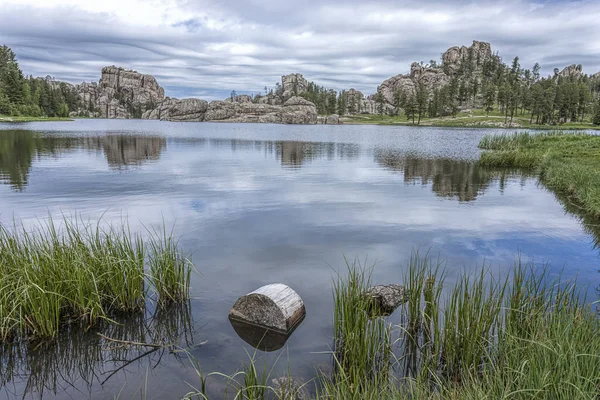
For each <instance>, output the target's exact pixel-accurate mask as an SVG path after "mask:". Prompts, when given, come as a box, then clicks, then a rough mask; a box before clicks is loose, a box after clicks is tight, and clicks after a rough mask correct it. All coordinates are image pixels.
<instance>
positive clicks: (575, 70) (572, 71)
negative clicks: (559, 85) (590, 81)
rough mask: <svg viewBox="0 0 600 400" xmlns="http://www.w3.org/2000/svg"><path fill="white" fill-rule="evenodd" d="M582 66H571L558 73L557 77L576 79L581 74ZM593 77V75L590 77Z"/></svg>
mask: <svg viewBox="0 0 600 400" xmlns="http://www.w3.org/2000/svg"><path fill="white" fill-rule="evenodd" d="M582 70H583V66H582V65H581V64H571V65H569V66H567V67H565V68H564V69H563V70H562V71H560V72H559V74H558V76H560V77H563V78H575V79H578V78H579V77H581V75H582V74H583V72H582ZM592 76H593V75H592Z"/></svg>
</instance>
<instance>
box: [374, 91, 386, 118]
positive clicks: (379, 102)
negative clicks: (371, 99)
mask: <svg viewBox="0 0 600 400" xmlns="http://www.w3.org/2000/svg"><path fill="white" fill-rule="evenodd" d="M384 102H385V99H384V98H383V94H381V92H377V94H376V95H375V105H376V107H377V114H379V115H383V109H384Z"/></svg>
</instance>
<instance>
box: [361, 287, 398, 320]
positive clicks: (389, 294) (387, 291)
mask: <svg viewBox="0 0 600 400" xmlns="http://www.w3.org/2000/svg"><path fill="white" fill-rule="evenodd" d="M365 294H366V295H367V296H370V297H372V298H373V299H374V300H375V302H376V305H377V308H378V311H380V312H381V313H382V314H384V315H389V314H391V313H393V312H394V310H395V309H396V308H398V306H399V305H400V304H402V303H404V302H406V295H405V292H404V286H402V285H396V284H392V285H377V286H373V287H371V288H369V289H368V290H367V292H366V293H365Z"/></svg>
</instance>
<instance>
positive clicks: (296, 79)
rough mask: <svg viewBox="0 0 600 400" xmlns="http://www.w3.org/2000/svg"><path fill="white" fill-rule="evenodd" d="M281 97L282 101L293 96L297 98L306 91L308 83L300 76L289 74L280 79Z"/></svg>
mask: <svg viewBox="0 0 600 400" xmlns="http://www.w3.org/2000/svg"><path fill="white" fill-rule="evenodd" d="M281 88H282V89H283V93H282V97H283V100H284V101H287V100H289V99H290V98H291V97H293V96H298V95H299V94H301V93H304V92H306V91H307V90H308V81H307V80H306V79H304V77H303V76H302V74H290V75H284V76H282V77H281Z"/></svg>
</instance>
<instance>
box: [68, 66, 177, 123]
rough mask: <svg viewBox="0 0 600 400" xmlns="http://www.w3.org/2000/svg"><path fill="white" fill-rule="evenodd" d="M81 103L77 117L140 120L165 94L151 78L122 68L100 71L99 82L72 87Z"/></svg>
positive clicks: (113, 67) (106, 68)
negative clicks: (92, 116)
mask: <svg viewBox="0 0 600 400" xmlns="http://www.w3.org/2000/svg"><path fill="white" fill-rule="evenodd" d="M75 88H76V90H77V95H78V97H79V100H80V102H81V108H80V109H79V110H77V112H76V113H77V114H78V115H85V114H89V115H94V116H99V117H101V118H140V117H142V115H143V114H144V113H145V112H146V111H148V110H152V109H154V108H155V107H156V105H157V104H159V103H160V102H162V101H163V99H164V97H165V91H164V89H163V88H162V87H160V85H159V84H158V82H157V81H156V79H155V78H154V77H153V76H152V75H144V74H140V73H138V72H136V71H130V70H126V69H123V68H119V67H115V66H110V67H104V68H102V75H101V78H100V82H99V83H98V84H96V83H86V82H84V83H82V84H80V85H76V86H75Z"/></svg>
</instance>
